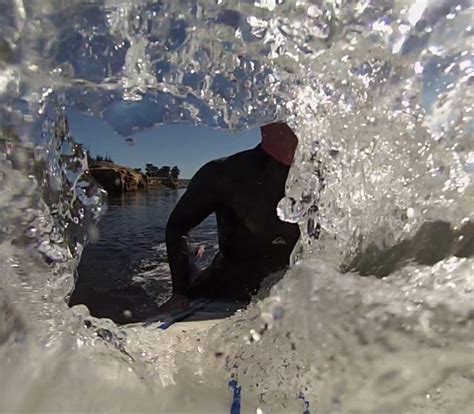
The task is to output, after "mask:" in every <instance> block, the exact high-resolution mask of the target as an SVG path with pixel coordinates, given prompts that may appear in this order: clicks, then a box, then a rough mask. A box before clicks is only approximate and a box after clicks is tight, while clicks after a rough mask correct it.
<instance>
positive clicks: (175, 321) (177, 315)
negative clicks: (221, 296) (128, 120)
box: [128, 299, 246, 330]
mask: <svg viewBox="0 0 474 414" xmlns="http://www.w3.org/2000/svg"><path fill="white" fill-rule="evenodd" d="M245 306H246V304H244V303H239V302H232V301H225V300H212V299H196V300H194V301H193V302H191V304H190V305H189V307H188V309H186V310H184V311H180V312H174V313H171V314H163V315H156V316H154V317H151V318H148V319H147V320H146V321H144V322H141V323H133V324H128V326H145V327H151V328H158V329H162V330H167V329H169V328H171V327H179V328H185V327H186V328H187V329H190V328H193V329H199V328H203V329H204V328H206V327H209V326H212V325H214V324H216V323H218V322H219V321H220V320H222V319H225V318H227V317H229V316H232V315H233V314H234V313H235V312H237V311H238V310H239V309H243V308H245Z"/></svg>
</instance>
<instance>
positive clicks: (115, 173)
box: [89, 161, 187, 194]
mask: <svg viewBox="0 0 474 414" xmlns="http://www.w3.org/2000/svg"><path fill="white" fill-rule="evenodd" d="M89 171H90V173H91V175H92V177H94V179H95V180H96V181H97V182H98V183H99V184H100V185H101V186H102V187H103V188H104V189H105V190H106V191H107V192H108V193H109V194H123V193H127V192H132V191H142V190H148V189H150V188H153V189H155V188H170V189H173V190H175V189H177V188H182V187H183V185H182V184H183V183H181V181H187V180H173V179H171V178H159V177H147V176H146V175H145V174H143V173H141V172H138V171H136V170H134V169H132V168H128V167H124V166H121V165H117V164H114V163H111V162H107V161H100V162H96V163H94V164H93V165H91V166H90V167H89Z"/></svg>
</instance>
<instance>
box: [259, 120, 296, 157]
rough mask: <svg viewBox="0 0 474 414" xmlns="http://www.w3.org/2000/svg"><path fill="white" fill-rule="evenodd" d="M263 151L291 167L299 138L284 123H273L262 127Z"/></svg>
mask: <svg viewBox="0 0 474 414" xmlns="http://www.w3.org/2000/svg"><path fill="white" fill-rule="evenodd" d="M260 131H261V133H262V149H263V150H264V151H265V152H266V153H267V154H268V155H270V156H271V157H273V158H274V159H276V160H277V161H279V162H281V163H282V164H285V165H291V163H292V162H293V157H294V155H295V150H296V146H297V145H298V138H297V137H296V135H295V133H294V132H293V131H292V130H291V128H290V127H289V126H288V125H287V124H286V123H284V122H273V123H271V124H267V125H264V126H262V127H260Z"/></svg>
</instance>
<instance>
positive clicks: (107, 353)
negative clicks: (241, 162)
mask: <svg viewBox="0 0 474 414" xmlns="http://www.w3.org/2000/svg"><path fill="white" fill-rule="evenodd" d="M0 5H1V8H2V10H3V13H2V16H0V22H1V25H0V100H1V108H0V113H1V122H2V133H1V137H0V145H1V148H2V157H1V159H0V173H1V177H0V205H1V213H0V217H1V228H0V242H1V247H0V258H1V260H0V269H1V273H2V276H3V277H2V279H1V281H0V307H1V309H2V312H1V313H0V344H1V348H0V352H1V353H2V362H1V370H2V373H4V375H2V377H1V378H0V396H1V399H2V401H3V407H4V408H5V409H6V410H7V411H12V412H19V411H31V412H34V411H35V410H36V411H41V410H43V411H44V410H53V409H55V410H58V409H61V410H62V411H81V410H82V411H93V410H98V411H103V410H104V409H106V408H107V409H108V410H109V409H110V410H118V409H122V410H125V411H127V410H135V411H147V410H151V409H153V410H154V411H155V412H170V411H180V412H196V410H197V411H202V412H205V411H206V412H225V410H227V409H228V407H229V399H230V398H231V394H230V391H229V390H228V388H227V381H228V379H229V378H230V377H231V376H233V377H235V378H238V380H239V383H240V384H241V385H242V387H243V388H242V407H243V409H244V410H248V411H249V412H250V411H252V410H253V412H255V411H256V410H257V409H259V410H261V412H282V411H285V412H303V410H304V409H305V408H304V407H305V405H304V401H307V402H309V409H310V410H316V411H317V412H324V413H336V412H344V413H376V412H400V410H403V412H407V413H417V412H427V411H429V410H436V412H440V413H441V412H446V413H448V412H459V413H460V412H466V413H467V412H468V411H467V410H468V408H469V406H470V405H471V404H472V395H473V394H472V383H473V370H474V364H473V363H472V358H470V352H471V351H472V345H473V339H474V338H473V333H472V332H473V330H472V319H473V314H474V308H473V303H474V301H473V300H472V299H473V287H474V279H473V277H474V269H473V267H474V261H473V258H472V244H473V238H472V221H473V209H472V206H473V205H474V190H473V174H474V162H473V160H474V142H473V139H472V131H473V124H472V88H470V87H469V86H470V85H471V83H472V73H473V70H472V57H471V54H472V25H471V18H470V16H471V15H470V9H469V2H467V1H460V2H456V3H453V2H451V1H447V0H446V1H444V0H437V1H430V2H428V1H425V0H414V1H408V0H407V1H402V0H400V1H395V0H393V1H390V0H384V1H378V2H367V1H356V0H354V1H348V2H339V1H329V0H313V1H300V2H286V1H273V0H258V1H255V2H250V1H240V2H221V1H219V2H210V1H204V0H203V1H198V0H193V1H192V2H181V1H177V2H158V3H152V2H148V1H144V0H140V1H135V2H129V1H120V0H103V1H91V2H87V3H84V2H81V1H73V0H70V1H65V0H62V1H59V0H41V1H39V0H38V1H29V2H24V1H22V0H14V1H13V0H2V1H1V2H0ZM66 109H74V110H79V111H82V112H85V113H89V114H93V115H96V116H100V117H101V118H102V119H104V120H105V121H106V122H107V123H108V124H110V125H111V127H112V128H113V129H114V130H115V131H117V133H119V134H121V135H123V136H124V137H127V136H128V135H130V134H132V133H134V132H136V131H139V130H142V129H146V128H151V127H153V126H155V125H159V124H161V123H165V122H167V123H169V122H191V123H198V124H203V125H208V126H211V127H218V128H228V129H231V130H235V129H243V128H247V127H254V126H258V125H261V124H264V123H266V122H269V121H273V120H277V119H278V120H285V121H287V122H288V123H289V124H290V125H291V127H292V128H294V130H295V131H296V133H297V135H298V136H299V138H300V143H299V146H298V149H297V153H296V159H295V163H294V165H293V166H292V168H291V171H290V175H289V177H288V180H287V184H286V197H285V198H284V199H283V200H282V201H281V202H280V204H279V208H278V214H279V215H280V217H281V218H282V219H284V220H288V221H291V222H297V223H298V224H299V225H300V227H301V230H302V232H301V233H302V236H301V239H300V241H299V243H298V246H297V247H296V248H295V251H294V254H293V258H292V262H293V265H292V267H291V268H290V270H289V271H288V272H287V273H286V274H285V276H284V277H283V279H282V281H281V282H279V283H278V285H277V286H276V287H275V288H274V289H273V290H272V291H271V295H270V297H268V298H266V299H263V300H261V301H259V302H256V303H254V304H252V305H251V306H250V307H249V309H247V310H246V311H245V312H243V313H240V314H238V315H236V316H235V317H233V318H230V319H229V320H225V321H223V322H222V323H219V324H217V325H216V326H215V327H213V328H211V329H210V330H209V331H206V332H188V333H186V334H176V335H167V334H166V333H164V332H157V331H156V330H153V329H145V328H139V327H129V328H119V327H117V326H115V325H114V324H113V323H112V322H110V321H107V320H99V319H95V318H93V317H91V316H90V315H89V314H88V311H87V309H85V308H84V307H81V306H78V307H74V308H73V309H71V310H69V309H68V308H67V306H66V304H65V301H64V298H65V297H67V296H68V294H69V293H70V291H71V289H72V287H73V285H74V275H75V269H76V267H77V263H78V261H79V259H80V256H81V252H82V249H83V247H84V245H85V243H87V241H88V240H89V239H90V238H91V237H93V235H94V234H95V233H94V231H95V225H96V223H97V221H98V220H99V219H100V217H101V215H102V214H103V212H104V210H105V208H106V207H105V194H104V192H103V190H101V189H100V188H99V187H97V186H96V185H95V183H94V182H93V180H92V179H91V178H90V176H89V174H88V172H87V159H86V157H85V154H84V150H83V149H82V148H81V146H80V145H78V144H76V143H75V142H74V139H73V137H72V136H71V134H70V133H69V130H68V126H67V119H66V117H65V116H64V112H65V110H66ZM319 171H322V176H321V175H320V174H319ZM322 177H323V178H324V180H322ZM318 223H319V225H320V226H321V237H320V238H319V239H317V238H316V237H315V235H316V231H315V229H316V226H317V224H318ZM440 223H441V224H440ZM361 274H364V275H366V276H365V277H361ZM77 390H82V392H81V393H80V394H81V395H80V396H79V393H78V391H77ZM86 392H87V394H85V393H86ZM300 393H303V394H304V400H303V399H301V398H298V396H299V395H300ZM83 395H87V397H86V398H84V397H83ZM183 395H185V396H186V398H183ZM211 395H212V398H211V397H210V396H211ZM311 412H312V411H311Z"/></svg>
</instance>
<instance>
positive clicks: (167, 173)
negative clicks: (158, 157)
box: [158, 165, 171, 178]
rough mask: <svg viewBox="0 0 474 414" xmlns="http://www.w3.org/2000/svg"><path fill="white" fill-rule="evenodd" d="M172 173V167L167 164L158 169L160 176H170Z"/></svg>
mask: <svg viewBox="0 0 474 414" xmlns="http://www.w3.org/2000/svg"><path fill="white" fill-rule="evenodd" d="M170 173H171V167H169V166H167V165H165V166H164V167H161V168H160V169H159V170H158V177H162V178H169V177H170Z"/></svg>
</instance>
